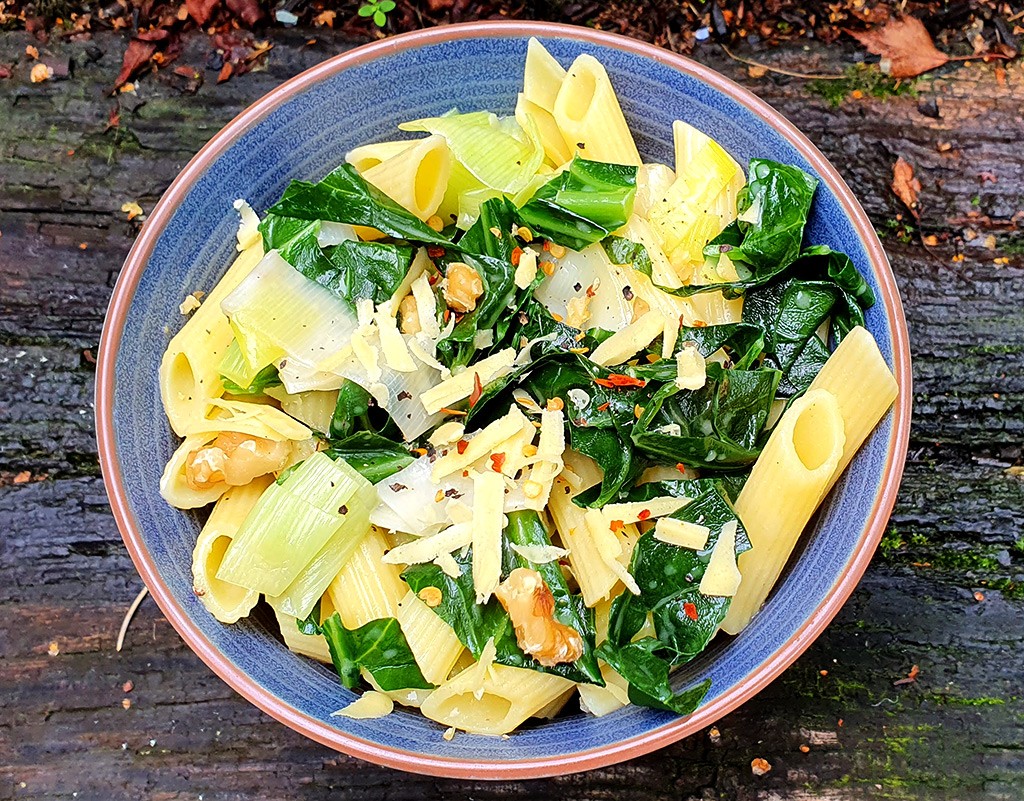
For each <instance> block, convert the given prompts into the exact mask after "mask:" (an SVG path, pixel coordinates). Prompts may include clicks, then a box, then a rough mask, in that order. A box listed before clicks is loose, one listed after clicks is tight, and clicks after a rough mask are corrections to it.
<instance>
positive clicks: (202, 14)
mask: <svg viewBox="0 0 1024 801" xmlns="http://www.w3.org/2000/svg"><path fill="white" fill-rule="evenodd" d="M219 3H220V0H185V7H186V9H187V10H188V15H189V16H190V17H192V19H194V20H195V21H196V24H197V25H205V24H206V21H207V20H208V19H209V18H210V17H211V16H212V15H213V11H214V9H215V8H217V5H218V4H219Z"/></svg>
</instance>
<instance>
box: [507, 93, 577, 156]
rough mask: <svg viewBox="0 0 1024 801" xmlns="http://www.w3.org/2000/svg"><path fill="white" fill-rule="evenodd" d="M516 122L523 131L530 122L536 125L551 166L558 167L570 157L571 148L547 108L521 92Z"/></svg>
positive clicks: (517, 104) (517, 103)
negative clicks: (530, 99)
mask: <svg viewBox="0 0 1024 801" xmlns="http://www.w3.org/2000/svg"><path fill="white" fill-rule="evenodd" d="M516 122H518V123H519V124H520V126H522V128H523V130H524V131H525V130H529V127H530V125H531V124H532V125H535V126H536V128H537V134H538V135H539V136H540V142H541V146H542V147H543V148H544V157H545V158H546V159H547V160H548V162H550V164H551V166H553V167H560V166H561V165H563V164H565V163H566V162H567V161H570V160H571V159H572V149H571V148H570V147H569V145H568V144H566V141H565V139H564V138H563V137H562V131H561V130H560V129H559V127H558V123H557V122H555V118H554V116H553V115H552V114H551V112H550V111H548V110H547V109H545V108H542V107H541V106H538V105H537V104H536V103H533V102H531V101H529V100H527V99H526V95H525V94H523V93H520V95H519V99H518V100H517V102H516Z"/></svg>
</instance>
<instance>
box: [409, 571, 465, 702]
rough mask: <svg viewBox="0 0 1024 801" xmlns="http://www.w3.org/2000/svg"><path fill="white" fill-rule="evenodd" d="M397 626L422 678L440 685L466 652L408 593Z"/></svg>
mask: <svg viewBox="0 0 1024 801" xmlns="http://www.w3.org/2000/svg"><path fill="white" fill-rule="evenodd" d="M398 623H399V625H400V626H401V627H402V633H403V634H404V635H405V640H406V642H408V643H409V649H410V650H411V651H412V654H413V656H414V657H416V664H417V665H419V668H420V672H421V673H422V674H423V678H425V679H426V680H427V681H429V682H430V683H431V684H441V683H442V682H444V681H445V679H447V678H448V676H449V674H451V672H452V668H454V667H455V663H456V662H458V660H459V657H460V656H461V655H462V652H463V650H464V648H463V645H462V643H461V642H460V641H459V638H458V637H457V636H456V634H455V631H454V630H453V629H452V627H451V626H449V625H448V624H447V623H445V622H444V620H442V619H441V618H440V617H439V616H438V615H436V614H435V613H434V612H433V610H432V609H431V608H430V607H429V606H427V605H426V604H425V603H424V602H423V601H421V600H420V599H419V598H417V597H416V594H415V593H414V592H413V591H412V590H409V591H408V592H407V593H406V595H405V597H404V598H403V599H402V600H401V602H400V603H399V604H398Z"/></svg>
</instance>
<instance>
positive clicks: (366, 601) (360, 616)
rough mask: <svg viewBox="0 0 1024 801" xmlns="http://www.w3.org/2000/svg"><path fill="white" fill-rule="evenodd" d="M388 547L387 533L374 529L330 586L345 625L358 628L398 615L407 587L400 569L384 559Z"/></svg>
mask: <svg viewBox="0 0 1024 801" xmlns="http://www.w3.org/2000/svg"><path fill="white" fill-rule="evenodd" d="M387 549H388V542H387V540H385V539H384V534H383V533H382V532H381V531H380V529H377V528H371V529H370V533H369V534H367V535H366V536H365V537H364V538H363V540H362V542H360V543H359V547H358V548H356V551H355V553H353V554H352V556H351V557H350V558H349V560H348V561H347V562H345V566H344V567H342V568H341V572H340V573H338V575H337V576H336V577H335V578H334V580H333V581H332V582H331V585H330V586H329V587H328V588H327V594H328V595H329V596H330V598H331V601H332V602H333V603H334V608H335V609H337V610H338V614H339V615H341V622H342V624H343V625H344V626H345V628H347V629H357V628H359V627H360V626H364V625H366V624H367V623H369V622H370V621H371V620H379V619H380V618H384V617H396V616H397V613H398V602H399V601H400V600H401V599H402V597H403V596H404V595H405V594H406V591H407V589H408V588H407V587H406V585H405V583H404V582H403V581H402V578H401V570H399V568H398V567H397V566H396V565H389V564H386V563H384V562H382V561H381V560H382V558H383V557H384V553H385V551H387Z"/></svg>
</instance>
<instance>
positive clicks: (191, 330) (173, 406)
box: [160, 241, 263, 436]
mask: <svg viewBox="0 0 1024 801" xmlns="http://www.w3.org/2000/svg"><path fill="white" fill-rule="evenodd" d="M262 258H263V243H262V241H257V243H256V244H254V245H253V246H252V247H249V248H247V249H246V250H244V251H242V252H241V253H240V254H239V255H238V256H237V257H236V258H235V261H234V263H233V264H232V265H231V267H229V268H228V271H227V272H226V273H225V274H224V277H223V278H221V279H220V281H218V282H217V285H216V286H215V287H214V288H213V290H212V291H211V292H210V294H209V295H207V296H206V297H205V298H204V299H203V302H202V305H201V306H200V307H199V308H198V309H196V311H195V312H194V313H193V314H192V317H191V318H189V320H188V322H186V323H185V325H184V326H182V328H181V330H180V331H178V333H177V334H175V335H174V336H173V337H172V338H171V341H170V342H169V343H168V345H167V350H166V351H164V355H163V359H162V360H161V362H160V398H161V400H162V401H163V406H164V412H165V413H166V414H167V419H168V420H169V421H170V423H171V428H173V429H174V433H175V434H178V435H179V436H184V435H185V434H187V433H188V432H189V427H190V426H191V425H192V423H193V422H195V421H196V420H202V419H203V418H205V417H206V410H207V402H208V401H209V399H210V398H219V397H220V396H221V395H222V394H223V393H224V385H223V384H222V383H221V379H220V370H219V369H218V367H219V365H220V361H221V359H222V358H223V357H224V354H225V353H226V352H227V349H228V346H229V345H230V344H231V340H232V338H233V337H234V334H233V333H232V331H231V326H230V325H229V324H228V318H227V317H226V316H225V315H224V313H223V312H222V311H221V310H220V302H221V301H222V300H223V299H224V298H225V297H227V296H228V295H229V294H230V293H231V291H232V290H233V289H234V288H235V287H236V286H238V285H239V284H240V283H241V282H242V279H243V278H245V277H246V276H247V275H248V274H249V273H250V272H252V269H253V268H254V267H255V266H256V265H257V264H258V263H259V261H260V259H262Z"/></svg>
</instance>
